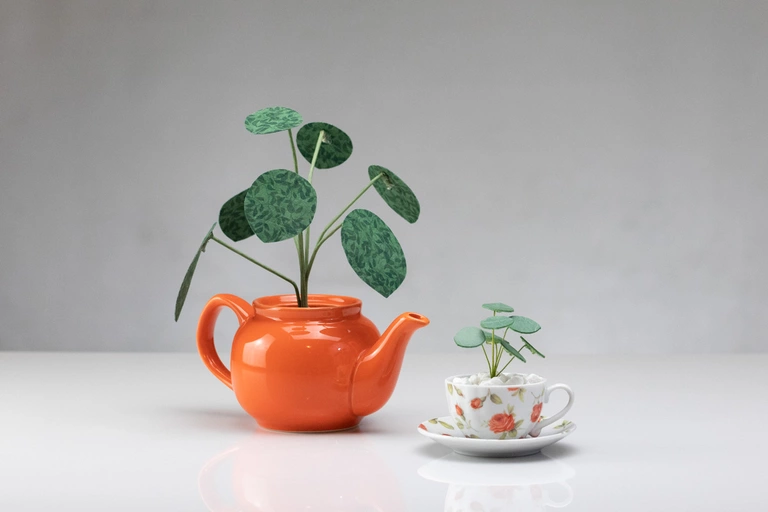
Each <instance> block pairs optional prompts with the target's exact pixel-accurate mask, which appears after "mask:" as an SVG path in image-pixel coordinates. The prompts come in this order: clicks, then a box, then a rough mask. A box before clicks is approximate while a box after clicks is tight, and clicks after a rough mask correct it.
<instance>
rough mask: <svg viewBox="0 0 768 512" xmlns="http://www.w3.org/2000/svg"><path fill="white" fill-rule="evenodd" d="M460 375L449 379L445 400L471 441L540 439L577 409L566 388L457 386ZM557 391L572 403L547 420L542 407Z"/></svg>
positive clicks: (559, 386)
mask: <svg viewBox="0 0 768 512" xmlns="http://www.w3.org/2000/svg"><path fill="white" fill-rule="evenodd" d="M456 377H467V375H456V376H453V377H448V378H447V379H445V396H446V398H447V399H448V408H449V410H450V415H451V416H452V417H453V419H454V420H455V421H456V426H457V427H458V428H459V430H461V432H462V433H463V434H464V435H465V436H466V437H470V438H479V439H520V438H523V437H526V436H529V435H530V436H532V437H536V436H538V435H539V433H540V432H541V429H542V428H544V427H546V426H547V425H551V424H552V423H554V422H556V421H557V420H559V419H561V418H562V417H563V416H565V414H566V413H567V412H568V411H569V410H570V409H571V406H572V405H573V398H574V397H573V391H572V390H571V388H569V387H568V386H566V385H565V384H554V385H551V386H548V385H547V381H546V380H542V381H541V382H537V383H535V384H501V385H492V386H480V385H473V384H454V382H453V380H454V379H455V378H456ZM556 389H562V390H563V391H565V392H566V393H568V403H567V404H566V405H565V407H564V408H563V409H562V410H561V411H559V412H558V413H557V414H554V415H552V416H548V417H547V418H546V419H544V418H543V417H542V416H541V412H542V407H543V406H544V404H545V403H547V402H548V401H549V395H550V393H552V391H555V390H556Z"/></svg>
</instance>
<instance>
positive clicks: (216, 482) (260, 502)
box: [198, 431, 405, 512]
mask: <svg viewBox="0 0 768 512" xmlns="http://www.w3.org/2000/svg"><path fill="white" fill-rule="evenodd" d="M357 438H358V436H354V435H353V436H349V435H346V436H334V435H333V434H324V435H322V436H318V435H313V436H306V437H305V436H304V435H302V434H279V433H273V432H264V431H260V432H259V433H258V435H255V436H253V437H251V438H249V439H248V440H246V441H244V442H242V443H240V444H238V445H237V446H234V447H232V448H230V449H229V450H226V451H225V452H223V453H220V454H218V455H216V456H214V457H212V458H211V459H210V460H209V461H208V462H206V464H205V465H204V466H203V468H202V469H201V470H200V475H199V477H198V486H199V490H200V496H201V498H202V499H203V502H204V503H205V505H206V506H207V507H208V509H209V510H211V511H212V512H235V511H259V512H293V511H299V510H301V511H330V510H333V511H338V512H343V511H355V512H360V511H370V512H374V511H381V512H401V511H403V510H404V509H405V506H404V504H403V498H402V495H401V492H400V488H399V485H398V483H397V480H396V478H395V476H394V474H393V473H392V471H391V470H390V469H389V467H388V466H387V464H386V463H385V462H384V461H383V460H381V459H380V458H379V456H378V455H377V454H376V453H375V452H374V451H373V450H369V449H366V447H365V446H363V447H361V446H360V441H359V439H357Z"/></svg>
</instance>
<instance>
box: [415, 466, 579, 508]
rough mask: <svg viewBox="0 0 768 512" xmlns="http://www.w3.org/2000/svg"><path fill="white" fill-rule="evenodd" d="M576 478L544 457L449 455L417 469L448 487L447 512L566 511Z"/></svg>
mask: <svg viewBox="0 0 768 512" xmlns="http://www.w3.org/2000/svg"><path fill="white" fill-rule="evenodd" d="M575 474H576V472H575V471H574V470H573V468H571V467H570V466H569V465H567V464H565V463H563V462H561V461H558V460H554V459H552V458H550V457H547V456H546V455H541V454H538V455H533V456H530V457H525V458H521V459H507V460H501V459H472V458H468V457H462V456H461V455H456V454H450V455H446V456H445V457H443V458H441V459H438V460H435V461H432V462H430V463H428V464H425V465H424V466H422V467H421V468H419V475H420V476H422V477H423V478H426V479H428V480H432V481H435V482H442V483H447V484H449V487H448V492H447V493H446V496H445V512H456V511H459V510H471V511H473V512H490V511H494V512H513V511H514V512H529V511H543V510H545V507H554V508H563V507H567V506H568V505H570V503H571V501H573V489H571V486H570V485H568V483H567V482H566V480H568V479H570V478H572V477H573V476H574V475H575Z"/></svg>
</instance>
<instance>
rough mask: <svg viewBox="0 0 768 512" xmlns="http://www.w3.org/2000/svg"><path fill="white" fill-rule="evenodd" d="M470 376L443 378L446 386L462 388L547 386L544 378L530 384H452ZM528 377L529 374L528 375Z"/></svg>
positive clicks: (467, 374) (465, 374)
mask: <svg viewBox="0 0 768 512" xmlns="http://www.w3.org/2000/svg"><path fill="white" fill-rule="evenodd" d="M472 375H475V374H474V373H462V374H460V375H453V376H451V377H446V378H445V383H446V384H451V385H452V386H462V387H468V388H509V387H516V388H526V387H531V386H542V385H546V384H547V379H545V378H544V377H541V375H539V377H541V380H540V381H539V382H533V383H530V384H469V383H467V384H455V383H454V382H453V379H455V378H466V377H470V376H472ZM529 375H530V374H529Z"/></svg>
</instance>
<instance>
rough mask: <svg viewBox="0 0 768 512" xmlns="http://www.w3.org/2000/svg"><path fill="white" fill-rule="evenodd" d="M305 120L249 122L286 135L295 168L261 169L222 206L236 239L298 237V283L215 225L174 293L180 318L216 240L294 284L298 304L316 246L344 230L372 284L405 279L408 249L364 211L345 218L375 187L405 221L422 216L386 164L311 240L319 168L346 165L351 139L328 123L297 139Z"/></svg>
mask: <svg viewBox="0 0 768 512" xmlns="http://www.w3.org/2000/svg"><path fill="white" fill-rule="evenodd" d="M302 123H303V119H302V117H301V115H300V114H299V113H298V112H296V111H295V110H292V109H290V108H286V107H270V108H265V109H262V110H259V111H258V112H256V113H254V114H251V115H249V116H248V117H247V118H246V119H245V128H246V129H247V130H248V131H249V132H251V133H253V134H256V135H267V134H271V133H277V132H288V139H289V141H290V146H291V153H292V156H293V170H292V171H290V170H287V169H274V170H271V171H267V172H265V173H263V174H262V175H260V176H259V177H258V178H256V181H254V182H253V184H252V185H251V186H250V187H249V188H247V189H245V190H243V191H242V192H240V193H238V194H236V195H235V196H234V197H232V198H230V199H229V200H228V201H226V202H225V203H224V205H223V206H222V207H221V210H220V211H219V219H218V226H219V228H220V229H221V231H222V232H223V233H224V235H226V236H227V237H228V238H229V239H230V240H231V241H232V242H240V241H241V240H245V239H247V238H250V237H251V236H253V235H256V237H257V238H258V239H259V240H261V241H262V242H266V243H272V242H281V241H283V240H288V239H293V242H294V245H295V246H296V253H297V255H298V264H299V279H298V283H297V282H296V281H295V280H293V279H291V278H289V277H287V276H286V275H285V274H283V273H281V272H278V271H277V270H274V269H273V268H271V267H269V266H267V265H265V264H263V263H261V262H260V261H257V260H256V259H254V258H252V257H250V256H248V255H246V254H244V253H243V252H241V251H239V250H238V249H235V248H234V247H232V246H231V245H230V244H228V243H227V242H225V241H223V240H221V239H220V238H218V237H216V236H215V235H214V229H215V228H216V224H214V225H213V227H211V229H210V230H209V231H208V233H207V234H206V235H205V237H204V238H203V242H202V243H201V244H200V247H199V248H198V250H197V253H196V254H195V257H194V258H193V259H192V263H191V264H190V266H189V268H188V269H187V273H186V275H185V276H184V280H183V281H182V283H181V288H180V289H179V294H178V296H177V298H176V310H175V318H176V320H178V319H179V314H180V313H181V309H182V307H183V306H184V301H185V299H186V297H187V292H188V291H189V285H190V283H191V281H192V276H193V274H194V272H195V269H196V268H197V263H198V261H199V259H200V255H201V254H202V253H203V252H204V251H205V249H206V246H207V245H208V242H211V241H213V242H216V243H217V244H219V245H221V246H223V247H225V248H227V249H229V250H230V251H232V252H234V253H235V254H238V255H239V256H242V257H243V258H245V259H247V260H248V261H250V262H251V263H254V264H256V265H258V266H259V267H261V268H262V269H264V270H266V271H268V272H271V273H272V274H274V275H275V276H277V277H279V278H280V279H282V280H284V281H286V282H288V283H289V284H290V285H291V286H292V287H293V290H294V293H295V294H296V304H297V305H298V306H299V307H308V306H309V304H308V294H309V291H308V288H309V276H310V273H311V272H312V268H313V265H314V263H315V258H316V257H317V252H318V250H319V249H320V247H321V246H322V245H323V244H324V243H325V242H327V241H328V240H329V239H330V238H331V237H332V236H333V235H334V234H335V233H336V232H337V231H339V230H341V245H342V247H343V248H344V253H345V254H346V256H347V261H348V262H349V264H350V265H351V266H352V269H353V270H354V271H355V273H356V274H357V275H358V276H359V277H360V279H362V280H363V281H364V282H365V283H366V284H368V285H369V286H370V287H371V288H373V289H374V290H376V291H377V292H379V293H380V294H381V295H383V296H384V297H389V296H390V295H391V294H392V293H393V292H394V291H395V290H396V289H397V288H398V287H399V286H400V284H401V283H402V282H403V280H404V279H405V274H406V270H407V267H406V263H405V255H404V254H403V249H402V247H401V246H400V243H399V242H398V241H397V238H396V237H395V235H394V233H392V230H391V229H389V227H388V226H387V225H386V224H385V223H384V221H383V220H381V219H380V218H379V217H378V216H377V215H376V214H374V213H373V212H371V211H368V210H364V209H355V210H353V211H352V212H350V213H349V214H348V215H346V217H345V216H344V215H345V214H346V213H347V212H348V211H349V209H350V208H352V206H353V205H354V204H355V202H357V200H358V199H360V198H361V197H362V196H363V194H365V192H367V191H368V189H369V188H371V187H373V188H374V189H376V192H378V193H379V195H380V196H381V197H382V199H384V202H385V203H387V204H388V205H389V206H390V207H391V208H392V209H393V210H394V211H395V212H396V213H397V214H399V215H400V216H401V217H403V218H404V219H405V220H406V221H408V222H410V223H414V222H416V221H417V220H418V218H419V213H420V211H421V210H420V206H419V201H418V199H416V196H415V195H414V193H413V191H411V189H410V188H409V187H408V185H406V184H405V183H404V182H403V180H401V179H400V178H399V177H398V176H397V175H396V174H395V173H393V172H392V171H390V170H389V169H386V168H385V167H381V166H379V165H371V166H370V167H368V180H369V181H368V184H367V185H366V186H365V187H363V189H362V190H361V191H360V193H358V194H357V195H356V196H355V197H354V198H353V199H352V201H350V202H349V204H347V205H346V206H345V207H344V208H342V210H341V211H340V212H339V213H338V215H336V216H335V217H333V218H332V219H331V220H330V222H328V223H327V224H326V225H325V227H324V228H323V229H322V230H321V231H320V234H319V236H318V237H317V239H316V240H315V244H314V247H313V246H312V245H311V239H310V224H312V221H313V219H314V216H315V210H316V209H317V194H316V192H315V189H314V187H313V186H312V180H313V178H314V175H315V171H316V170H317V169H330V168H333V167H336V166H338V165H341V164H342V163H344V162H345V161H346V160H347V159H348V158H349V156H350V155H351V154H352V141H351V140H350V138H349V136H348V135H347V134H346V133H344V132H343V131H342V130H340V129H339V128H336V127H335V126H333V125H330V124H328V123H307V124H305V125H304V126H302V127H301V128H300V129H299V131H298V132H297V133H296V138H295V141H294V136H293V129H294V128H296V127H297V126H299V125H301V124H302ZM297 148H298V151H299V153H300V154H301V156H302V157H304V159H306V160H307V162H309V171H308V173H307V177H306V178H304V177H303V176H302V175H301V173H300V172H299V162H298V158H297V155H296V149H297Z"/></svg>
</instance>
